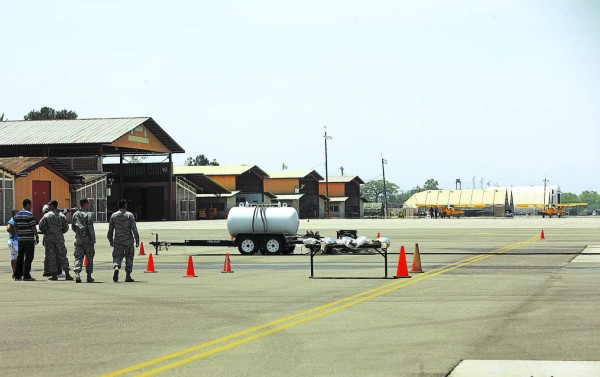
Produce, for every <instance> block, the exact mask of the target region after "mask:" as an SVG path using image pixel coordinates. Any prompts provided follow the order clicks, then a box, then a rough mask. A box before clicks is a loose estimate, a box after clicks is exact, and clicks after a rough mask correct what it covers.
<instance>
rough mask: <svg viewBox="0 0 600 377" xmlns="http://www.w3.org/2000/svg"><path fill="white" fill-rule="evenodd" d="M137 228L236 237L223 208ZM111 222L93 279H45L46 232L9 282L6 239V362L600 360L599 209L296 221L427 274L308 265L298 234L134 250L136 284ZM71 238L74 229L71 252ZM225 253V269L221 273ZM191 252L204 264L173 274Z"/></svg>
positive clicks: (329, 367) (146, 232) (275, 366)
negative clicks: (216, 217) (271, 245)
mask: <svg viewBox="0 0 600 377" xmlns="http://www.w3.org/2000/svg"><path fill="white" fill-rule="evenodd" d="M139 228H140V233H141V235H142V240H143V241H144V243H145V246H146V247H145V249H146V253H149V252H150V251H152V250H151V247H150V245H149V244H148V242H150V241H151V240H152V239H154V235H152V233H156V232H158V233H159V235H160V239H161V240H170V241H180V240H184V239H204V238H211V239H212V238H214V239H229V235H228V234H227V232H226V230H225V223H224V222H223V221H213V222H210V221H205V222H165V223H140V224H139ZM106 229H107V226H106V225H105V224H97V226H96V230H97V239H98V244H97V246H96V253H97V254H96V255H97V256H96V261H95V263H96V272H95V273H94V277H95V278H96V279H97V281H98V283H94V284H87V283H82V284H75V283H73V282H65V281H59V282H50V281H47V280H45V279H44V278H42V276H41V275H42V269H43V264H42V263H43V250H42V247H41V245H40V246H38V247H37V249H36V258H35V260H34V268H33V270H34V271H33V273H32V274H33V276H34V277H36V278H38V281H36V282H14V281H12V280H11V278H10V275H11V274H10V264H9V257H8V255H9V253H8V250H7V249H6V248H5V252H3V253H0V282H1V283H0V284H1V286H2V289H0V376H14V375H28V376H71V375H85V376H95V375H134V374H136V373H141V374H142V375H152V374H155V373H156V374H159V375H173V376H196V375H200V374H202V375H210V376H221V375H222V376H249V375H257V376H258V375H259V376H283V375H285V376H306V375H311V374H312V375H318V376H329V375H333V376H340V375H344V376H390V375H395V376H444V375H446V374H447V373H449V372H450V371H451V370H452V369H453V368H454V367H455V366H456V365H457V364H458V363H459V362H460V361H461V360H477V359H481V360H489V359H494V360H553V361H569V360H573V361H598V360H600V316H598V311H599V309H600V304H599V303H598V298H599V297H600V286H599V284H600V264H598V263H571V261H572V260H573V259H574V258H575V257H576V256H577V255H578V253H580V252H581V251H582V250H583V249H584V248H585V247H586V246H588V245H600V231H599V229H600V219H595V218H566V219H538V218H517V219H496V220H494V219H458V220H457V219H451V220H449V219H445V220H441V219H439V220H426V219H422V220H387V221H385V220H347V221H346V220H345V221H340V220H331V221H310V222H306V221H303V222H302V224H301V231H304V230H308V229H312V230H321V233H322V234H326V235H335V230H336V229H357V230H359V234H361V235H366V236H369V237H374V236H375V235H376V234H377V232H380V233H381V234H382V235H384V236H388V237H390V238H391V239H392V240H393V250H390V251H393V252H395V253H397V251H398V248H399V246H400V245H405V246H406V250H407V252H408V253H409V254H408V255H407V257H408V259H409V263H410V260H411V258H412V254H411V253H412V251H413V249H414V244H415V243H417V242H418V243H419V246H420V250H421V256H422V263H423V267H424V270H425V273H424V274H414V275H413V277H412V278H411V279H397V280H391V279H390V280H383V279H336V280H328V279H323V280H321V279H309V274H310V271H309V257H308V255H306V254H304V253H306V250H303V249H300V248H297V249H296V254H294V255H290V256H262V255H256V256H241V255H239V254H238V253H237V250H236V249H233V248H219V247H217V248H185V247H171V248H169V250H162V251H160V252H159V255H158V256H155V259H154V261H155V266H156V269H157V271H158V272H157V273H155V274H145V273H144V272H143V271H144V270H145V268H146V261H147V256H138V255H136V258H135V261H134V265H135V266H134V274H133V276H134V278H135V279H136V282H135V283H123V282H119V283H118V284H115V283H113V282H112V280H111V277H112V269H111V256H110V249H109V246H108V242H107V241H105V237H104V234H105V232H106ZM542 229H544V230H545V235H546V239H545V240H539V239H538V238H539V237H538V236H539V233H540V231H541V230H542ZM0 242H1V244H2V245H5V244H6V236H5V234H3V235H2V236H1V238H0ZM71 245H72V233H69V234H68V235H67V246H68V248H69V259H70V261H71V263H72V262H73V257H72V251H73V248H72V246H71ZM226 252H229V253H231V258H232V267H233V270H234V271H235V272H234V273H232V274H222V273H220V270H221V269H222V267H223V254H224V253H226ZM488 253H492V254H488ZM189 255H193V258H194V264H195V271H196V275H198V277H197V278H184V277H182V276H183V275H184V274H185V272H186V263H187V258H188V256H189ZM397 258H398V255H397V254H392V255H390V257H389V263H388V268H389V273H390V276H391V275H394V273H395V269H396V263H397ZM461 261H462V262H461ZM458 262H461V263H458ZM315 266H316V270H315V275H316V276H337V277H364V278H370V277H374V278H377V277H381V276H382V275H383V268H384V266H383V258H381V256H379V255H360V256H357V255H319V256H317V257H315ZM157 358H162V359H157ZM123 368H129V369H128V370H123ZM114 372H117V373H114ZM125 372H129V373H125ZM111 373H112V374H111ZM144 373H145V374H144Z"/></svg>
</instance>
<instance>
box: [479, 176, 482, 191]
mask: <svg viewBox="0 0 600 377" xmlns="http://www.w3.org/2000/svg"><path fill="white" fill-rule="evenodd" d="M479 184H480V185H481V189H482V190H483V178H481V181H479Z"/></svg>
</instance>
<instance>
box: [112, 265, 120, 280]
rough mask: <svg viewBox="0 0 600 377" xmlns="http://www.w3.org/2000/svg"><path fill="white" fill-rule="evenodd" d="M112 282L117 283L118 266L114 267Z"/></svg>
mask: <svg viewBox="0 0 600 377" xmlns="http://www.w3.org/2000/svg"><path fill="white" fill-rule="evenodd" d="M113 281H114V282H115V283H116V282H118V281H119V266H115V272H113Z"/></svg>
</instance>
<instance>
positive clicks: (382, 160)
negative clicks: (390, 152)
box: [381, 154, 388, 219]
mask: <svg viewBox="0 0 600 377" xmlns="http://www.w3.org/2000/svg"><path fill="white" fill-rule="evenodd" d="M385 164H387V160H386V159H385V158H383V154H382V155H381V170H382V171H383V218H384V219H387V213H388V205H387V190H386V185H385Z"/></svg>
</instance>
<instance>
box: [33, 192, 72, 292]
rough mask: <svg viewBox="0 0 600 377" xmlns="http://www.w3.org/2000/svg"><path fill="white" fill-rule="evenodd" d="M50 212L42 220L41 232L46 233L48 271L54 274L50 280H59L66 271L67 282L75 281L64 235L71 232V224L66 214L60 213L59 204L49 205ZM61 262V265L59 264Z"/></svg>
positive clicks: (55, 202)
mask: <svg viewBox="0 0 600 377" xmlns="http://www.w3.org/2000/svg"><path fill="white" fill-rule="evenodd" d="M48 207H49V211H48V213H46V214H45V215H44V217H42V219H41V220H40V224H39V226H40V231H41V232H43V233H44V247H45V248H46V260H47V263H48V271H49V272H50V273H51V274H52V276H51V277H50V279H48V280H58V275H59V274H60V272H61V271H62V270H64V271H65V280H73V277H72V276H71V275H70V274H69V270H70V269H69V260H68V259H67V247H66V246H65V236H64V234H65V233H66V232H68V231H69V223H68V222H67V218H66V217H65V215H64V214H62V213H61V212H59V211H58V202H57V201H56V200H53V201H51V202H50V204H49V205H48ZM58 261H60V265H59V264H58V263H57V262H58Z"/></svg>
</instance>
